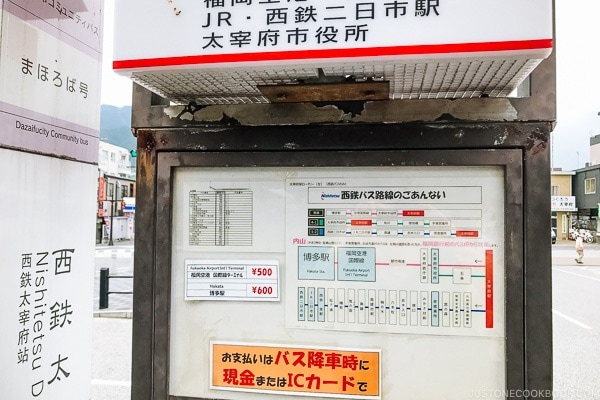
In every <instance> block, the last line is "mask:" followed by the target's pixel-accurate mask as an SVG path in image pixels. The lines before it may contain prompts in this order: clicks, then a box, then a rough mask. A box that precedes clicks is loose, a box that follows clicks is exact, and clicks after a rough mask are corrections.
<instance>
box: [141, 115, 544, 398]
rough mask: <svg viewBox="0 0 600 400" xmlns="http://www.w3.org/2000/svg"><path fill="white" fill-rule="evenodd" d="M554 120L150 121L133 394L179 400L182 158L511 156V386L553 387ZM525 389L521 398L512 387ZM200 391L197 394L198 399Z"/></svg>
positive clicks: (282, 161) (387, 160) (300, 161)
mask: <svg viewBox="0 0 600 400" xmlns="http://www.w3.org/2000/svg"><path fill="white" fill-rule="evenodd" d="M551 128H552V123H550V122H537V123H522V122H521V123H494V124H473V123H464V124H461V123H453V124H393V125H385V124H372V125H371V124H369V125H367V124H365V125H358V124H356V125H355V124H350V125H318V126H286V127H281V126H272V127H264V126H263V127H226V126H219V127H215V126H194V127H190V128H178V129H164V128H162V129H160V128H159V129H140V130H138V131H137V136H138V149H139V150H140V151H139V152H138V192H137V202H136V203H137V204H136V218H137V220H136V239H135V275H134V280H135V281H134V320H133V338H134V341H133V366H132V391H131V392H132V400H147V399H161V400H163V399H169V400H186V399H185V398H181V397H172V396H171V397H169V395H168V393H169V392H168V384H169V382H168V379H169V376H168V373H169V313H170V298H171V296H170V278H171V276H170V274H171V272H170V271H171V265H170V264H171V237H170V235H171V231H172V230H171V228H172V222H171V210H172V204H171V201H172V191H173V187H172V176H173V171H174V169H175V168H178V167H215V166H240V167H248V168H251V167H252V166H256V165H258V166H281V167H286V166H344V165H348V166H350V165H353V166H356V165H371V166H387V165H399V166H402V165H407V166H419V165H439V166H446V165H458V166H462V165H501V166H503V167H504V169H505V183H506V185H505V208H506V209H505V249H506V257H505V260H506V276H505V282H506V310H507V311H506V322H505V325H506V328H507V332H506V333H507V338H506V351H507V354H506V361H507V364H506V374H507V375H506V376H507V389H509V390H510V389H514V392H509V393H515V394H516V393H523V392H517V390H519V389H520V390H525V389H528V390H551V389H552V314H551V300H552V297H551V296H552V291H551V268H550V265H551V255H550V254H551V253H550V241H549V240H548V238H547V235H540V234H539V232H546V231H548V229H549V228H550V218H541V217H540V216H546V215H550V202H549V201H548V199H549V190H550V168H549V136H550V132H551ZM510 398H517V397H510ZM187 400H191V399H187Z"/></svg>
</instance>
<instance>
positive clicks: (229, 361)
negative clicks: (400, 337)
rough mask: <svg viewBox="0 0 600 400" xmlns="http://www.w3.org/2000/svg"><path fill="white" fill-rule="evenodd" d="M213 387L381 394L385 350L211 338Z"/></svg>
mask: <svg viewBox="0 0 600 400" xmlns="http://www.w3.org/2000/svg"><path fill="white" fill-rule="evenodd" d="M211 351H212V380H211V381H212V384H211V388H213V389H223V390H238V391H246V392H268V393H273V392H280V393H290V392H297V393H302V394H303V395H309V396H323V395H328V396H331V397H336V396H340V397H341V396H343V398H345V399H348V398H361V399H362V398H367V399H379V398H380V389H379V386H380V373H379V371H380V351H378V350H368V351H367V350H339V349H322V348H299V347H285V346H281V347H279V346H247V345H243V344H231V343H217V342H214V343H211Z"/></svg>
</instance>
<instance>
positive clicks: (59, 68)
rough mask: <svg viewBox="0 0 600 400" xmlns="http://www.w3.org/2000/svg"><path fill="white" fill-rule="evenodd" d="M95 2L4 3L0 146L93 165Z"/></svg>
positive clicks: (97, 46)
mask: <svg viewBox="0 0 600 400" xmlns="http://www.w3.org/2000/svg"><path fill="white" fill-rule="evenodd" d="M101 4H102V2H101V1H98V0H81V1H78V2H58V1H56V2H55V1H47V2H46V1H43V2H26V1H16V0H6V1H4V2H3V9H2V35H1V37H2V41H1V43H0V45H1V48H0V55H1V56H0V80H1V81H2V91H0V125H1V126H2V127H3V129H2V130H1V131H0V144H1V145H4V146H6V147H11V148H17V149H24V150H28V151H32V152H36V153H44V154H50V155H56V156H60V157H66V158H70V159H76V160H81V161H85V162H94V163H95V162H97V161H98V140H99V139H98V138H99V126H100V125H99V124H100V107H99V105H100V103H99V100H100V72H101V65H100V62H101V48H102V46H101V44H102V36H101V35H102V30H101V21H102V14H101Z"/></svg>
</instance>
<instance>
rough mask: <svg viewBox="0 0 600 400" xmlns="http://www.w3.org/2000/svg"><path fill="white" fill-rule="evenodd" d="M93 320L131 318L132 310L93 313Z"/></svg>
mask: <svg viewBox="0 0 600 400" xmlns="http://www.w3.org/2000/svg"><path fill="white" fill-rule="evenodd" d="M94 318H133V311H132V310H117V311H110V310H109V311H94Z"/></svg>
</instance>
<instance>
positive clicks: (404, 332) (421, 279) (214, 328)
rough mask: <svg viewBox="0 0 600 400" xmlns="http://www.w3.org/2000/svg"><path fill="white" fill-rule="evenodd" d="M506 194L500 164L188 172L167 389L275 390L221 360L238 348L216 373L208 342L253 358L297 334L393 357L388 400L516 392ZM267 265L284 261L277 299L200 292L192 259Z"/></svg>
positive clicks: (175, 264)
mask: <svg viewBox="0 0 600 400" xmlns="http://www.w3.org/2000/svg"><path fill="white" fill-rule="evenodd" d="M503 199H504V173H503V169H502V168H501V167H498V168H495V167H418V168H416V167H398V168H393V167H356V168H354V167H344V168H280V167H279V168H258V167H256V168H245V169H244V168H204V169H201V168H197V169H196V168H180V169H177V170H176V171H175V176H174V196H173V232H172V238H173V248H172V271H171V274H172V278H171V310H170V316H171V320H170V326H171V331H170V335H169V336H170V341H171V344H170V352H169V355H170V365H169V369H170V377H169V391H170V393H169V394H170V395H173V396H182V397H186V396H187V397H192V398H217V397H220V396H222V395H220V394H219V393H218V392H217V390H241V392H240V393H238V394H236V398H239V399H241V400H246V399H252V398H254V397H253V396H254V395H253V394H252V393H243V392H244V391H249V392H252V391H260V390H263V389H264V387H261V386H260V384H261V382H262V379H261V378H260V377H258V376H257V377H254V378H252V377H250V376H246V375H250V374H249V372H248V371H259V372H256V373H259V374H262V373H263V372H260V371H262V370H261V369H260V368H258V367H257V366H250V365H249V366H248V367H247V368H244V365H242V364H239V365H237V364H235V362H234V361H232V362H231V363H228V362H225V361H227V360H228V359H227V358H226V356H227V354H228V353H229V352H228V351H226V350H224V351H223V352H222V355H223V357H220V358H219V360H223V362H224V363H225V365H224V366H222V367H219V370H220V371H225V370H226V372H227V374H228V375H227V376H229V377H231V379H226V378H224V377H223V376H224V375H223V373H218V374H216V375H214V376H213V377H211V376H210V374H209V373H205V372H204V371H210V370H211V364H210V360H211V359H212V358H211V340H219V341H229V342H239V341H240V340H242V341H243V342H244V343H245V344H246V345H248V347H250V348H251V349H250V350H251V353H252V354H256V356H255V357H257V359H259V358H260V357H261V356H263V355H264V354H266V353H265V352H264V351H265V350H264V349H262V348H252V345H249V343H250V344H257V343H270V344H272V345H273V346H275V347H279V346H281V348H280V349H279V350H280V351H279V352H277V351H276V352H275V354H276V355H279V356H280V357H282V354H285V352H286V351H289V350H288V349H287V348H286V344H289V343H294V344H296V345H298V346H307V347H309V348H310V347H326V348H352V347H356V346H357V345H360V346H359V347H360V348H361V349H366V350H373V351H376V352H380V353H381V367H380V371H381V393H382V394H383V397H385V394H389V393H393V394H395V395H397V396H400V397H406V398H442V397H443V398H445V399H449V400H459V399H460V400H464V399H465V398H468V397H469V396H472V395H473V393H477V392H476V391H477V390H489V389H490V388H493V389H500V390H501V389H504V388H505V385H506V378H505V372H506V371H505V357H506V348H505V322H504V321H505V287H504V286H505V282H504V276H505V268H504V264H505V260H504V250H505V249H504V200H503ZM264 260H272V261H273V263H277V265H279V271H278V275H279V276H280V277H281V282H282V286H281V288H279V289H280V290H279V296H280V300H279V301H270V302H255V301H247V299H245V298H240V299H238V301H211V300H222V299H219V298H218V297H219V296H218V295H217V296H214V297H215V298H213V299H209V298H206V297H203V298H202V300H203V301H190V299H189V293H188V289H189V288H188V287H187V286H186V285H188V284H189V283H190V277H191V275H189V274H190V272H192V269H191V267H192V266H195V267H198V268H200V269H198V270H197V271H196V270H194V272H200V273H202V274H206V273H207V272H210V271H208V268H209V267H211V268H213V270H214V267H215V266H216V267H219V268H220V267H223V266H225V267H226V266H235V265H238V266H242V267H243V266H248V265H250V266H251V265H261V264H263V263H265V261H264ZM250 268H252V267H250ZM217 272H228V271H225V270H223V271H221V270H219V271H217ZM203 277H204V278H207V277H211V276H210V275H208V276H207V275H200V276H198V278H201V279H202V278H203ZM201 283H205V282H201ZM216 290H220V289H219V288H217V289H216ZM230 300H233V299H230ZM257 321H259V323H257ZM250 350H249V351H250ZM291 354H292V352H291V351H290V355H291ZM224 357H225V358H224ZM251 359H252V358H251ZM408 360H410V362H408ZM279 362H284V361H282V360H281V359H279ZM290 363H291V361H290ZM409 364H410V365H409ZM213 369H214V365H213ZM235 371H237V372H239V373H240V374H241V373H242V372H243V373H244V374H245V375H244V377H242V376H238V377H239V379H237V380H236V379H233V375H231V374H233V373H234V372H235ZM309 372H312V373H314V375H315V377H319V376H320V374H321V373H322V371H321V370H319V369H318V368H317V367H314V369H313V370H312V371H309ZM265 373H266V372H265ZM302 373H303V374H306V373H305V372H302ZM425 375H427V376H433V377H435V380H436V385H423V384H422V383H423V376H425ZM260 376H263V375H260ZM273 379H275V378H273ZM315 379H316V378H315ZM323 379H325V378H324V377H323ZM239 382H244V383H243V385H244V387H243V388H242V387H236V385H242V384H241V383H239ZM253 385H254V386H253ZM304 395H309V394H304ZM274 396H275V397H274V398H277V399H279V398H282V399H283V398H284V397H285V396H284V395H274ZM322 396H325V395H322ZM333 397H335V396H333ZM341 397H342V398H346V397H344V396H343V395H342V396H341ZM383 397H382V398H383Z"/></svg>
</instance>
